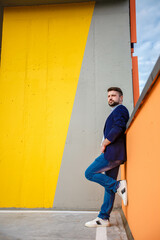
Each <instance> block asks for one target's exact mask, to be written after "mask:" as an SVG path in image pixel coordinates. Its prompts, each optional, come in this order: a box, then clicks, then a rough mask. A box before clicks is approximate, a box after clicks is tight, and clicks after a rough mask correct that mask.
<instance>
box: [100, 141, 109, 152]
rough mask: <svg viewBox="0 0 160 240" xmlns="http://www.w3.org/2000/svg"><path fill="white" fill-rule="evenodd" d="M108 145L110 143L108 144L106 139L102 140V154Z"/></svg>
mask: <svg viewBox="0 0 160 240" xmlns="http://www.w3.org/2000/svg"><path fill="white" fill-rule="evenodd" d="M110 143H111V142H110V141H109V140H108V139H107V138H105V139H104V141H103V143H102V146H101V152H102V153H104V151H105V149H106V147H107V146H108V145H109V144H110Z"/></svg>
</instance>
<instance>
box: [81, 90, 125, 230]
mask: <svg viewBox="0 0 160 240" xmlns="http://www.w3.org/2000/svg"><path fill="white" fill-rule="evenodd" d="M122 102H123V92H122V90H121V89H120V88H118V87H111V88H109V89H108V104H109V106H110V107H111V108H112V112H111V113H110V115H109V116H108V118H107V120H106V122H105V126H104V130H103V134H104V138H103V142H102V144H101V155H100V156H99V157H98V158H96V159H95V161H94V162H93V163H92V164H91V165H90V166H89V167H88V168H87V170H86V171H85V177H86V178H87V179H88V180H90V181H93V182H96V183H99V184H100V185H101V186H103V187H104V189H105V194H104V201H103V204H102V207H101V210H100V212H99V215H98V217H97V218H96V219H94V220H93V221H90V222H87V223H86V224H85V226H86V227H98V226H101V227H107V226H110V222H109V217H110V213H111V211H112V208H113V203H114V199H115V193H116V192H117V193H118V194H119V195H120V196H121V197H122V200H123V203H124V205H125V206H126V205H127V184H126V180H122V181H117V180H116V179H117V175H118V170H119V166H120V165H121V164H123V163H124V162H125V161H126V141H125V134H124V133H125V130H126V124H127V121H128V119H129V112H128V110H127V108H126V107H125V106H123V105H122ZM103 172H104V173H103Z"/></svg>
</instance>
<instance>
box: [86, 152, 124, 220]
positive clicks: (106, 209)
mask: <svg viewBox="0 0 160 240" xmlns="http://www.w3.org/2000/svg"><path fill="white" fill-rule="evenodd" d="M121 163H122V161H120V160H117V161H113V162H111V161H108V160H106V159H105V158H104V154H103V153H102V154H101V155H100V156H99V157H98V158H96V159H95V161H94V162H93V163H92V164H91V165H90V166H89V167H88V168H87V169H86V171H85V177H86V178H87V179H88V180H90V181H93V182H96V183H99V184H100V185H101V186H103V187H104V189H105V193H104V201H103V204H102V206H101V211H100V212H99V215H98V217H100V218H102V219H109V217H110V213H111V211H112V208H113V203H114V199H115V193H116V192H117V188H118V186H119V181H117V180H116V179H117V176H118V170H119V166H120V164H121ZM102 172H104V174H103V173H102Z"/></svg>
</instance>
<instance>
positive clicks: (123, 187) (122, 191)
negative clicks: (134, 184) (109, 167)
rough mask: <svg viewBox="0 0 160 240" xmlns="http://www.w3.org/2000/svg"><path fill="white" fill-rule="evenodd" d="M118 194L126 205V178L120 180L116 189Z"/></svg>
mask: <svg viewBox="0 0 160 240" xmlns="http://www.w3.org/2000/svg"><path fill="white" fill-rule="evenodd" d="M117 193H118V195H119V196H120V197H121V198H122V200H123V203H124V206H127V182H126V180H122V181H120V185H119V188H118V189H117Z"/></svg>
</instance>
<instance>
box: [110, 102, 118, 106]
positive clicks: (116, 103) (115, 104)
mask: <svg viewBox="0 0 160 240" xmlns="http://www.w3.org/2000/svg"><path fill="white" fill-rule="evenodd" d="M108 104H109V106H110V107H115V106H117V105H118V104H119V102H111V103H108Z"/></svg>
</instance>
